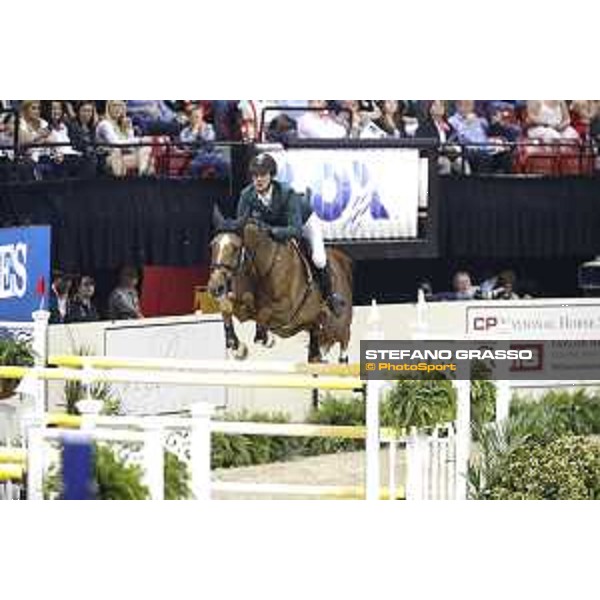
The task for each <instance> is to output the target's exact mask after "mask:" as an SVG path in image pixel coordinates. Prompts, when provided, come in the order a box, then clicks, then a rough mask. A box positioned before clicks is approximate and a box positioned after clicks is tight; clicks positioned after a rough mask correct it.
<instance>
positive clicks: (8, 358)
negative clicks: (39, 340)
mask: <svg viewBox="0 0 600 600" xmlns="http://www.w3.org/2000/svg"><path fill="white" fill-rule="evenodd" d="M0 365H3V366H23V367H31V366H33V350H32V348H31V343H30V342H29V341H22V340H16V339H13V338H11V337H8V338H1V339H0ZM19 381H20V380H19V379H0V400H4V399H5V398H9V397H10V396H12V395H13V394H14V393H15V389H16V388H17V386H18V385H19Z"/></svg>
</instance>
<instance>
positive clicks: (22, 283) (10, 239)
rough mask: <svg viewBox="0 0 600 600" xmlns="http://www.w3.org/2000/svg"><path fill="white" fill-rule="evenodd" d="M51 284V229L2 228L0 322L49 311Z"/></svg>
mask: <svg viewBox="0 0 600 600" xmlns="http://www.w3.org/2000/svg"><path fill="white" fill-rule="evenodd" d="M50 283H51V282H50V227H47V226H41V227H14V228H10V229H0V321H31V313H32V312H33V311H35V310H38V309H39V308H40V307H43V308H45V309H47V308H48V292H49V287H50Z"/></svg>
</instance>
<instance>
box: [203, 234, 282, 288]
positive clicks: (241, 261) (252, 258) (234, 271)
mask: <svg viewBox="0 0 600 600" xmlns="http://www.w3.org/2000/svg"><path fill="white" fill-rule="evenodd" d="M235 235H238V234H235ZM239 237H240V239H241V240H242V241H241V244H240V245H239V246H238V247H237V248H236V250H237V256H236V259H235V262H234V263H233V264H228V263H225V262H212V261H211V264H210V270H211V271H214V270H218V269H222V270H223V271H226V272H227V273H228V275H229V278H228V280H227V287H228V288H229V289H228V291H231V279H232V278H233V277H235V276H237V275H240V274H241V272H242V270H243V268H244V265H245V264H246V262H248V261H249V262H250V264H251V265H252V269H253V270H254V272H255V273H256V274H257V275H258V277H259V278H260V279H266V278H267V277H269V275H270V274H271V272H272V271H273V268H274V267H275V263H276V262H277V257H278V256H279V251H280V247H281V246H282V244H276V245H275V251H274V252H273V257H272V259H271V262H270V264H269V268H268V269H267V271H266V272H265V273H261V272H260V271H259V269H258V265H257V262H256V252H254V251H252V250H250V249H249V248H247V247H246V246H245V245H244V242H243V238H242V236H239ZM215 241H216V240H213V242H212V243H213V244H214V243H215Z"/></svg>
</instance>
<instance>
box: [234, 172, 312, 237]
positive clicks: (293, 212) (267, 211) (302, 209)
mask: <svg viewBox="0 0 600 600" xmlns="http://www.w3.org/2000/svg"><path fill="white" fill-rule="evenodd" d="M271 186H272V191H271V202H270V203H269V204H268V205H266V204H264V203H263V201H262V200H261V199H260V197H259V196H258V193H257V192H256V189H255V187H254V185H253V184H250V185H249V186H247V187H246V188H244V189H243V190H242V193H241V194H240V200H239V202H238V207H237V217H238V219H239V220H240V221H244V220H246V219H248V218H250V219H255V220H257V221H259V222H261V223H264V224H266V225H268V226H269V227H270V229H271V232H272V234H273V237H275V238H276V239H278V240H286V239H289V238H291V237H300V236H301V235H302V226H303V225H304V223H306V221H307V220H308V218H309V217H310V215H311V214H312V208H311V206H310V204H309V202H308V200H307V199H306V197H305V196H304V195H303V194H298V193H297V192H295V191H294V190H293V189H292V188H291V187H289V186H288V185H286V184H285V183H281V182H280V181H275V180H274V181H273V182H272V184H271Z"/></svg>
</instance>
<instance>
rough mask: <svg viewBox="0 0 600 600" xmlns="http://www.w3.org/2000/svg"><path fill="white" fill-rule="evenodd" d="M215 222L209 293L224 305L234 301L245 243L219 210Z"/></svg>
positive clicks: (211, 249)
mask: <svg viewBox="0 0 600 600" xmlns="http://www.w3.org/2000/svg"><path fill="white" fill-rule="evenodd" d="M213 221H214V225H215V229H216V231H217V233H216V234H215V236H214V238H213V239H212V241H211V243H210V252H211V256H210V277H209V280H208V291H209V292H210V294H211V295H212V296H213V297H214V298H215V300H217V301H218V302H219V303H220V304H221V305H223V304H224V303H225V302H226V301H231V300H232V299H233V298H232V292H233V278H234V277H235V276H236V275H237V274H238V273H239V271H240V269H241V266H242V247H243V241H242V236H241V235H240V233H239V232H238V230H237V228H236V227H235V224H234V223H232V222H231V221H227V220H226V219H224V218H223V216H222V215H221V213H220V211H219V210H218V209H217V208H215V211H214V215H213Z"/></svg>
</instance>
